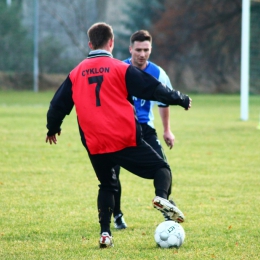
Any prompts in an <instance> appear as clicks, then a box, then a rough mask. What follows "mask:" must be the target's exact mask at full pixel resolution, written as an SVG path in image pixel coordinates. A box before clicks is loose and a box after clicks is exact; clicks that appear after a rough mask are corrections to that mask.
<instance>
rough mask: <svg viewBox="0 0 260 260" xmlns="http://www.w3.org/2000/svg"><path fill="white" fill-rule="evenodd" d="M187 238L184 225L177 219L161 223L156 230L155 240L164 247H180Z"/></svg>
mask: <svg viewBox="0 0 260 260" xmlns="http://www.w3.org/2000/svg"><path fill="white" fill-rule="evenodd" d="M184 239H185V231H184V229H183V227H182V226H181V225H180V224H179V223H177V222H175V221H164V222H162V223H160V224H159V225H158V226H157V227H156V229H155V232H154V240H155V242H156V244H157V245H158V246H159V247H162V248H171V247H174V248H179V247H180V246H181V245H182V244H183V242H184Z"/></svg>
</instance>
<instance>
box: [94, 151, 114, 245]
mask: <svg viewBox="0 0 260 260" xmlns="http://www.w3.org/2000/svg"><path fill="white" fill-rule="evenodd" d="M89 158H90V161H91V163H92V166H93V168H94V170H95V173H96V176H97V178H98V180H99V182H100V184H99V191H98V198H97V207H98V218H99V223H100V234H101V237H100V241H99V242H100V247H111V246H113V239H112V234H111V230H110V223H111V216H112V213H113V210H114V206H115V200H114V194H115V193H116V192H117V189H118V181H117V177H116V174H115V170H114V168H113V167H114V166H115V164H113V163H112V162H111V160H109V159H108V158H107V157H106V155H105V154H97V155H90V154H89Z"/></svg>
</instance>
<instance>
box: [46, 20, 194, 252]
mask: <svg viewBox="0 0 260 260" xmlns="http://www.w3.org/2000/svg"><path fill="white" fill-rule="evenodd" d="M88 38H89V47H90V49H91V51H90V53H89V55H88V57H87V58H86V59H84V60H83V61H82V62H80V63H79V64H78V65H77V66H76V67H75V68H74V69H73V70H72V71H71V72H70V73H69V75H68V76H67V78H66V79H65V81H64V82H63V83H62V84H61V86H60V87H59V89H58V90H57V91H56V93H55V94H54V96H53V98H52V100H51V102H50V107H49V110H48V112H47V128H48V132H47V136H46V139H45V140H46V142H48V143H49V144H56V143H57V137H56V135H57V134H58V135H60V133H61V124H62V121H63V119H64V118H65V116H66V115H69V114H70V112H71V110H72V108H73V106H74V105H75V109H76V114H77V119H78V125H79V132H80V136H81V141H82V144H83V145H84V147H85V148H86V150H87V152H88V156H89V159H90V161H91V164H92V166H93V169H94V171H95V173H96V176H97V178H98V180H99V182H100V184H99V191H98V198H97V208H98V219H99V223H100V239H99V245H100V247H101V248H105V247H112V246H113V245H114V244H113V237H112V234H111V230H110V223H111V217H112V213H113V210H114V194H115V192H116V191H117V187H118V180H117V177H116V174H115V171H114V167H115V166H116V165H119V166H121V167H123V168H125V169H126V170H127V171H129V172H131V173H133V174H136V175H138V176H139V177H142V178H146V179H152V180H153V181H154V188H155V197H154V199H153V205H154V207H155V208H156V209H158V210H160V211H164V212H165V213H166V214H167V215H168V216H169V217H170V219H171V220H174V221H178V222H183V221H184V215H183V213H182V212H181V211H180V210H179V209H178V208H177V207H176V206H174V205H173V204H172V203H171V202H170V201H168V200H167V195H168V190H169V185H170V179H171V169H170V167H169V165H168V164H167V163H166V162H165V161H164V160H163V159H162V158H161V157H160V156H159V155H158V154H157V153H156V152H155V151H154V150H153V149H152V148H151V147H150V146H149V145H148V144H147V143H146V142H145V141H144V140H143V138H142V135H141V127H140V124H139V123H138V122H137V120H136V118H135V113H134V108H133V106H132V104H131V102H130V101H131V100H130V99H129V96H135V97H139V98H143V99H146V100H157V101H160V102H162V103H165V104H169V105H179V106H182V107H183V108H184V109H185V110H189V109H190V107H191V99H190V98H189V97H188V96H187V95H184V94H182V93H180V92H179V91H174V90H171V89H169V88H168V87H167V86H163V85H162V84H161V83H160V82H159V81H158V80H157V79H155V78H154V77H153V76H151V75H149V74H147V73H145V72H143V71H141V70H139V69H137V68H136V67H134V66H132V65H129V64H126V63H124V62H122V61H119V60H117V59H114V58H113V56H112V51H113V48H114V34H113V29H112V27H111V26H110V25H108V24H106V23H95V24H93V25H92V26H91V27H90V28H89V30H88Z"/></svg>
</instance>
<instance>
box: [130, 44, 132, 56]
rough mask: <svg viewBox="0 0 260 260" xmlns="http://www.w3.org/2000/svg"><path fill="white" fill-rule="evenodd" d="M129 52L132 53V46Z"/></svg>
mask: <svg viewBox="0 0 260 260" xmlns="http://www.w3.org/2000/svg"><path fill="white" fill-rule="evenodd" d="M129 52H130V53H131V54H132V46H131V45H130V46H129Z"/></svg>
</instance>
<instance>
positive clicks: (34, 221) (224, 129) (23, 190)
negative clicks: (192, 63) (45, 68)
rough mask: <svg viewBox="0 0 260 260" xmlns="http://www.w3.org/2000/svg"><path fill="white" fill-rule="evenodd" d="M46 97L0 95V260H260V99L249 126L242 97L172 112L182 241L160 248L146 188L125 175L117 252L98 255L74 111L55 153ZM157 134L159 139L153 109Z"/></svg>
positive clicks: (197, 98)
mask: <svg viewBox="0 0 260 260" xmlns="http://www.w3.org/2000/svg"><path fill="white" fill-rule="evenodd" d="M52 95H53V93H52V92H44V93H31V92H0V151H1V154H0V259H1V260H2V259H3V260H7V259H19V260H30V259H33V260H35V259H51V260H56V259H61V260H64V259H73V260H74V259H75V260H81V259H102V260H103V259H120V260H121V259H122V260H123V259H134V260H135V259H171V260H172V259H181V260H184V259H189V260H195V259H227V260H233V259H239V260H242V259H250V260H251V259H259V255H260V246H259V244H260V221H259V215H260V207H259V206H260V188H259V184H260V153H259V151H260V130H258V129H257V125H258V124H259V113H260V97H259V96H252V97H250V119H249V120H248V121H246V122H243V121H241V120H240V119H239V117H240V101H239V96H229V95H194V96H192V98H193V107H192V109H191V110H190V111H188V112H187V111H184V110H183V109H182V108H180V107H171V126H172V131H173V133H174V134H175V137H176V143H175V147H174V148H173V150H168V149H167V148H166V146H165V145H164V144H163V146H164V148H165V152H166V155H167V158H168V161H169V164H170V166H171V168H172V172H173V176H174V180H173V194H172V196H173V199H174V200H175V201H176V203H177V204H178V206H179V207H180V209H181V210H182V211H183V212H184V213H185V215H186V222H185V223H184V224H183V227H184V229H185V232H186V239H185V242H184V244H183V246H182V247H181V248H180V249H179V250H177V249H160V248H157V247H156V245H155V242H154V239H153V232H154V230H155V227H156V225H157V224H159V223H160V222H162V221H163V218H162V216H161V214H160V213H159V212H158V211H157V210H155V209H153V207H152V205H151V200H152V198H153V197H154V189H153V184H152V181H149V180H143V179H141V178H139V177H136V176H134V175H132V174H130V173H128V172H126V171H124V170H123V171H122V173H121V180H122V187H123V196H122V205H123V211H124V213H125V219H126V221H127V224H128V226H129V227H128V228H127V229H126V230H123V231H117V230H115V229H114V228H113V227H112V232H113V236H114V240H115V247H114V248H111V249H104V250H100V249H99V248H98V238H99V224H98V219H97V209H96V196H97V191H98V186H97V185H98V181H97V179H96V177H95V174H94V172H93V170H92V167H91V165H90V163H89V159H88V157H87V153H86V152H85V150H84V148H83V146H82V144H81V142H80V138H79V134H78V128H77V124H76V117H75V112H74V110H73V112H72V113H71V115H70V116H68V117H66V118H65V121H64V123H63V126H62V128H63V130H62V135H61V136H60V137H59V140H58V144H57V145H56V146H54V145H52V146H50V145H47V144H46V143H45V135H46V127H45V125H46V112H47V109H48V104H49V101H50V99H51V97H52ZM155 115H156V118H157V120H156V126H157V129H158V135H159V137H160V139H161V140H162V127H161V122H160V118H159V117H158V114H157V110H155Z"/></svg>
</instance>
